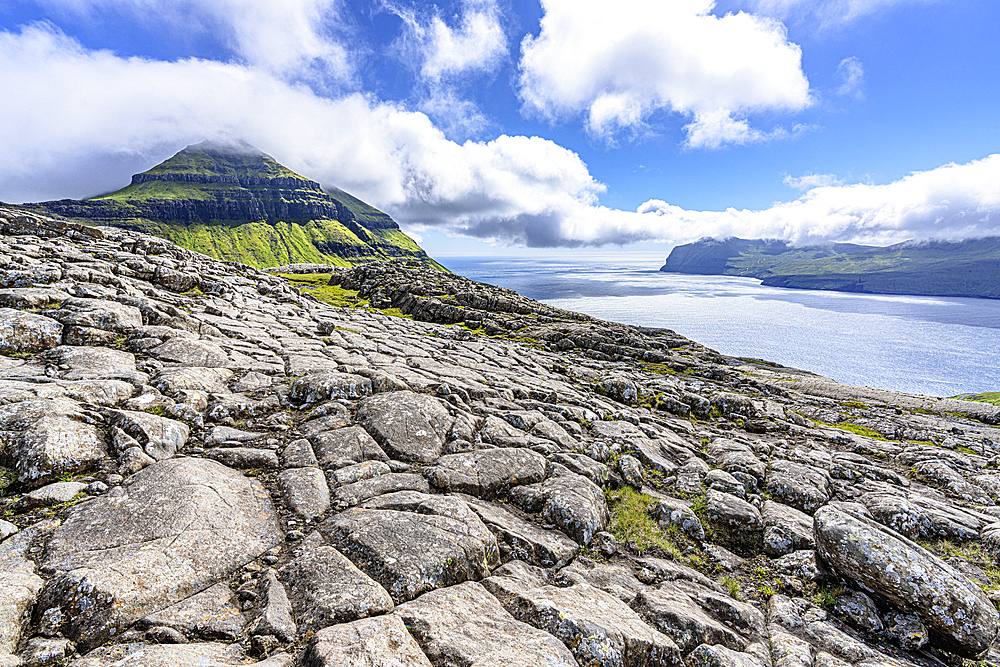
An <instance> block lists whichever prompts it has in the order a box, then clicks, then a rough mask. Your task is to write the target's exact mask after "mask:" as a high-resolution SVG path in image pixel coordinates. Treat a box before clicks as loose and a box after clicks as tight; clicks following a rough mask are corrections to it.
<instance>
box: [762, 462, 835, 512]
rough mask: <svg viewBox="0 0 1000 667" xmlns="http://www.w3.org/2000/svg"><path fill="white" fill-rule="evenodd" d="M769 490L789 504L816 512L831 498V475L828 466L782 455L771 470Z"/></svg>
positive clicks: (778, 499)
mask: <svg viewBox="0 0 1000 667" xmlns="http://www.w3.org/2000/svg"><path fill="white" fill-rule="evenodd" d="M767 492H768V493H770V494H771V496H772V497H773V498H774V499H775V500H777V501H779V502H782V503H784V504H785V505H789V506H791V507H794V508H795V509H797V510H801V511H803V512H805V513H806V514H812V513H813V512H815V511H816V510H817V509H819V508H820V507H821V506H823V505H824V504H825V503H826V501H828V500H829V499H830V478H829V475H828V474H827V472H826V471H824V470H819V469H817V468H813V467H812V466H808V465H804V464H802V463H795V462H793V461H783V460H780V459H778V460H775V461H772V462H771V466H770V469H769V470H768V472H767Z"/></svg>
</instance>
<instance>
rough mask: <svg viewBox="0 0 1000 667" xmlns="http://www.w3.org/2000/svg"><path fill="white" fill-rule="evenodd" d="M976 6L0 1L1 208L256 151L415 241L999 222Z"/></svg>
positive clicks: (535, 242)
mask: <svg viewBox="0 0 1000 667" xmlns="http://www.w3.org/2000/svg"><path fill="white" fill-rule="evenodd" d="M998 26H1000V3H997V2H996V1H995V0H718V2H712V1H711V0H660V1H658V2H649V1H641V0H616V1H615V2H597V1H594V0H544V2H538V1H537V0H454V1H447V2H445V1H442V2H439V3H436V4H435V3H430V2H411V1H407V0H375V1H368V2H363V1H361V0H344V1H341V0H284V1H278V0H215V1H213V2H200V1H197V0H176V1H174V2H171V3H163V2H160V1H158V0H36V1H29V0H0V85H2V86H3V90H4V94H3V96H2V98H0V149H2V151H3V155H4V160H3V161H2V163H0V200H3V201H8V202H22V201H37V200H44V199H55V198H63V197H85V196H90V195H95V194H98V193H101V192H106V191H110V190H114V189H117V188H119V187H122V186H123V185H125V184H127V183H128V179H129V176H130V175H131V174H132V173H135V172H138V171H142V170H144V169H147V168H149V167H151V166H153V165H154V164H156V163H157V162H159V161H161V160H163V159H165V158H167V157H169V156H170V155H172V154H173V153H175V152H177V151H178V150H180V149H181V148H183V147H184V146H185V145H188V144H191V143H197V142H198V141H201V140H203V139H206V138H226V137H231V138H239V139H244V140H246V141H249V142H250V143H252V144H254V145H256V146H258V147H259V148H261V149H262V150H264V151H266V152H268V153H270V154H271V155H273V156H274V157H275V158H276V159H278V160H279V161H281V162H282V163H284V164H286V165H288V166H289V167H291V168H293V169H295V170H296V171H298V172H299V173H302V174H303V175H305V176H308V177H310V178H313V179H315V180H318V181H320V182H321V183H322V184H324V185H335V186H338V187H341V188H343V189H345V190H348V191H349V192H352V193H354V194H356V195H358V196H359V197H362V198H363V199H366V200H367V201H369V202H371V203H372V204H374V205H376V206H379V207H380V208H383V209H384V210H386V211H388V212H389V213H390V214H392V215H393V216H394V217H395V218H396V219H397V220H398V221H399V222H400V224H401V225H402V226H403V228H404V229H405V230H406V231H408V232H410V233H412V234H414V235H415V236H416V237H417V238H418V239H420V240H421V241H422V243H423V245H424V247H425V248H426V249H427V250H428V251H429V252H431V254H432V255H439V256H446V255H448V254H469V253H498V254H505V253H511V252H514V249H515V248H521V247H532V248H543V249H552V248H560V249H561V248H584V249H592V248H595V247H600V248H603V249H604V250H615V249H618V248H623V249H625V250H628V251H639V250H643V251H653V252H659V251H660V250H663V251H664V252H666V251H667V250H668V249H669V248H670V247H671V246H672V245H673V244H675V243H679V242H687V241H690V240H693V239H696V238H699V237H701V236H704V235H710V236H727V235H739V236H743V237H757V236H767V237H777V238H784V239H787V240H790V241H793V242H797V243H805V242H820V241H828V240H837V241H858V242H869V243H886V244H887V243H893V242H898V241H902V240H906V239H913V238H915V239H925V238H968V237H981V236H992V235H1000V113H998V112H997V109H998V106H1000V105H998V102H1000V99H998V98H1000V40H997V39H996V36H995V33H996V29H997V27H998Z"/></svg>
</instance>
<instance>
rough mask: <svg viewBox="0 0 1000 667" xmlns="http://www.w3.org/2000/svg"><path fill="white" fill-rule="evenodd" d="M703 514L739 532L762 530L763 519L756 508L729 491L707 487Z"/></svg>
mask: <svg viewBox="0 0 1000 667" xmlns="http://www.w3.org/2000/svg"><path fill="white" fill-rule="evenodd" d="M706 499H707V501H708V502H707V504H706V505H705V516H707V517H708V518H709V519H711V520H712V521H716V522H718V523H721V524H722V525H724V526H726V527H727V528H731V529H733V530H736V531H740V532H758V531H762V530H764V520H763V519H762V518H761V516H760V512H759V511H757V508H756V507H754V506H753V505H751V504H750V503H748V502H747V501H745V500H743V499H742V498H737V497H736V496H734V495H733V494H731V493H724V492H722V491H716V490H715V489H709V490H708V493H707V494H706Z"/></svg>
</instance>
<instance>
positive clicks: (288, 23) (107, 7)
mask: <svg viewBox="0 0 1000 667" xmlns="http://www.w3.org/2000/svg"><path fill="white" fill-rule="evenodd" d="M36 1H37V2H39V4H41V5H44V6H47V7H49V8H52V9H56V10H62V11H65V12H72V13H76V14H79V15H81V16H88V17H91V18H94V17H96V14H97V13H98V12H101V11H112V12H115V13H125V12H127V13H129V14H131V15H132V16H133V17H134V18H135V19H136V20H138V21H141V22H145V23H147V24H149V25H151V26H156V27H158V28H159V27H162V26H166V27H167V29H168V30H173V31H174V32H176V33H178V34H182V35H187V34H190V33H193V32H203V33H207V34H209V35H211V36H213V37H218V38H219V39H220V40H221V41H222V42H224V43H225V44H226V46H227V47H228V48H230V49H231V50H232V51H233V52H234V53H235V54H237V55H238V56H239V57H240V58H241V59H243V60H244V61H245V62H246V64H248V65H251V66H254V67H259V68H264V69H267V70H268V71H271V72H275V73H279V74H283V75H289V74H291V75H296V76H298V75H302V74H303V73H307V72H309V71H310V70H316V71H318V72H319V73H321V74H322V76H323V77H324V79H330V78H333V79H334V80H337V81H340V82H346V81H349V80H350V79H351V78H352V76H353V68H352V64H351V60H350V54H349V52H348V49H347V48H346V47H345V45H344V44H343V43H341V42H340V41H339V40H338V39H337V38H336V37H335V36H334V35H335V34H336V32H340V33H342V32H343V27H344V25H343V22H344V14H343V12H342V11H341V0H281V1H280V2H278V1H276V0H209V1H205V0H170V2H163V1H162V0H36ZM331 28H335V29H336V32H335V31H334V30H331Z"/></svg>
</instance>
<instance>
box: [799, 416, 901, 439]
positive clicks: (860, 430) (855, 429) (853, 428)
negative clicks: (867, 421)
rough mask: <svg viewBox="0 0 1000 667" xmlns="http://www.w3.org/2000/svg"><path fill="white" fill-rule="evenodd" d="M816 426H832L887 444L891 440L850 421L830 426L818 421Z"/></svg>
mask: <svg viewBox="0 0 1000 667" xmlns="http://www.w3.org/2000/svg"><path fill="white" fill-rule="evenodd" d="M814 421H815V420H814ZM816 424H818V425H820V426H831V427H833V428H839V429H841V430H844V431H849V432H851V433H854V434H855V435H861V436H864V437H866V438H871V439H872V440H884V441H886V442H889V438H887V437H885V436H884V435H882V434H881V433H879V432H878V431H876V430H873V429H870V428H868V427H866V426H858V425H857V424H852V423H851V422H848V421H841V422H837V423H836V424H829V423H827V422H820V421H818V422H816Z"/></svg>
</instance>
